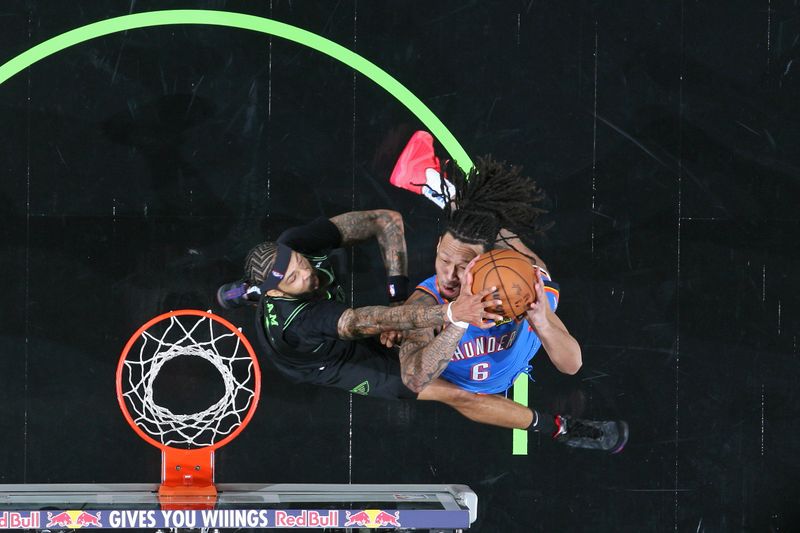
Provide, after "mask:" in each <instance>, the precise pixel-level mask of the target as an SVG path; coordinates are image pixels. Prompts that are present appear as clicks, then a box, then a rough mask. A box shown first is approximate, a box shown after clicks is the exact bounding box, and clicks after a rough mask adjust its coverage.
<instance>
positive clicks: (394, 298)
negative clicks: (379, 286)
mask: <svg viewBox="0 0 800 533" xmlns="http://www.w3.org/2000/svg"><path fill="white" fill-rule="evenodd" d="M386 291H387V292H388V293H389V301H390V302H392V303H394V302H402V301H405V299H406V298H407V297H408V276H389V277H388V278H387V280H386Z"/></svg>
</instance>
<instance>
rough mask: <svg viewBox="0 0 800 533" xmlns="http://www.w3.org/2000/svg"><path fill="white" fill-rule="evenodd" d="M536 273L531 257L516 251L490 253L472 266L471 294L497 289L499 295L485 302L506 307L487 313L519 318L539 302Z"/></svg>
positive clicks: (496, 294) (490, 309)
mask: <svg viewBox="0 0 800 533" xmlns="http://www.w3.org/2000/svg"><path fill="white" fill-rule="evenodd" d="M535 269H536V267H535V266H533V263H532V262H531V260H530V259H529V258H528V257H526V256H525V255H523V254H521V253H519V252H517V251H515V250H491V251H489V252H486V253H485V254H482V255H480V256H479V257H478V260H477V261H476V262H475V264H474V265H473V266H472V293H473V294H475V293H477V292H480V291H482V290H483V289H486V288H490V287H497V292H495V293H494V294H490V295H488V296H486V297H485V298H484V300H488V299H497V300H502V302H503V303H502V305H501V306H500V307H499V308H493V307H489V308H487V311H490V312H492V313H497V314H498V315H503V317H505V318H517V317H520V316H522V315H523V314H524V313H525V312H526V311H527V310H528V309H529V308H530V307H529V306H530V304H532V303H533V302H535V301H536V291H535V290H534V284H535V282H536V272H535Z"/></svg>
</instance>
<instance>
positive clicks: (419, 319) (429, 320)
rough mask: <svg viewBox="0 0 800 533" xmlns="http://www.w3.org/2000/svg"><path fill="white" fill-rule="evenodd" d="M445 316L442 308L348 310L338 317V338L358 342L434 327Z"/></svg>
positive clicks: (364, 308) (405, 307) (413, 306)
mask: <svg viewBox="0 0 800 533" xmlns="http://www.w3.org/2000/svg"><path fill="white" fill-rule="evenodd" d="M446 316H447V315H446V313H445V307H444V306H443V305H432V306H427V305H401V306H398V307H384V306H378V305H376V306H369V307H359V308H357V309H347V310H346V311H345V312H344V313H342V316H341V317H339V322H338V330H339V338H341V339H358V338H361V337H372V336H375V335H378V334H380V333H382V332H384V331H391V330H409V329H416V328H434V327H437V326H441V325H442V324H444V322H445V320H446V318H445V317H446Z"/></svg>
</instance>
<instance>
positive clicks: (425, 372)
mask: <svg viewBox="0 0 800 533" xmlns="http://www.w3.org/2000/svg"><path fill="white" fill-rule="evenodd" d="M465 331H467V330H466V328H460V327H458V326H456V325H455V324H449V325H448V326H447V327H445V328H444V331H442V332H441V333H440V334H439V335H437V336H436V337H434V336H433V329H432V328H426V329H416V330H414V331H409V332H407V333H406V335H405V338H403V344H401V345H400V375H401V377H402V379H403V384H404V385H405V386H406V387H408V388H409V389H411V390H412V391H414V392H421V391H422V389H424V388H425V387H427V386H428V385H429V384H430V383H431V381H433V380H434V379H436V378H438V377H439V375H440V374H441V373H442V372H443V371H444V369H445V367H446V366H447V364H448V363H449V362H450V359H451V358H452V357H453V352H454V351H455V349H456V346H458V343H459V341H460V340H461V337H463V336H464V332H465Z"/></svg>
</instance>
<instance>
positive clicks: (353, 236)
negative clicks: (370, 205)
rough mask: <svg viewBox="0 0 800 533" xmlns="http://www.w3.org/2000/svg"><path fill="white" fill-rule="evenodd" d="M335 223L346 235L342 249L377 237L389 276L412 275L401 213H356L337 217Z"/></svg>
mask: <svg viewBox="0 0 800 533" xmlns="http://www.w3.org/2000/svg"><path fill="white" fill-rule="evenodd" d="M331 222H333V224H334V225H335V226H336V227H337V228H338V229H339V233H341V234H342V246H352V245H354V244H357V243H359V242H363V241H366V240H367V239H369V238H371V237H375V238H376V239H377V240H378V245H379V246H380V248H381V254H382V256H383V264H384V266H385V267H386V274H387V275H389V276H405V275H407V274H408V258H407V255H406V239H405V231H404V229H403V217H402V216H401V215H400V213H398V212H396V211H390V210H388V209H375V210H372V211H352V212H350V213H344V214H341V215H338V216H335V217H333V218H332V219H331Z"/></svg>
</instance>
